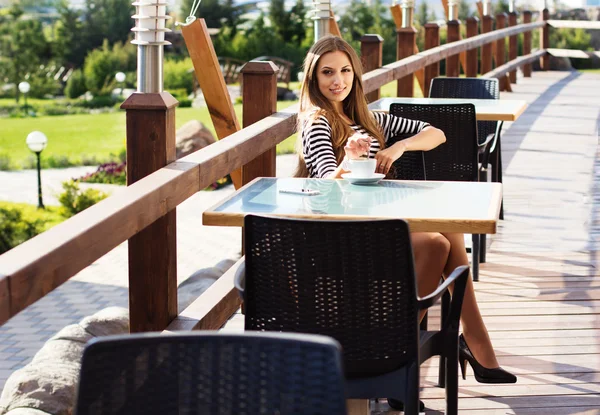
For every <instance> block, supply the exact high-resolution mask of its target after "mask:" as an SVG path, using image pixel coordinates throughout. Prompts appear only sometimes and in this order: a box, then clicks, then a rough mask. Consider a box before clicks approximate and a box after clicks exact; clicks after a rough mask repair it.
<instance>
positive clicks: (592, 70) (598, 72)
mask: <svg viewBox="0 0 600 415" xmlns="http://www.w3.org/2000/svg"><path fill="white" fill-rule="evenodd" d="M578 71H579V72H585V73H597V74H600V69H578Z"/></svg>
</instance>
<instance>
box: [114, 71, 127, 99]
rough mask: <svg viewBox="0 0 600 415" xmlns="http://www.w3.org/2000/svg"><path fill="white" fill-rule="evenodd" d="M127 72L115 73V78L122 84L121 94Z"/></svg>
mask: <svg viewBox="0 0 600 415" xmlns="http://www.w3.org/2000/svg"><path fill="white" fill-rule="evenodd" d="M125 77H126V76H125V74H124V73H123V72H117V73H116V74H115V80H116V81H117V82H118V83H119V84H120V85H121V92H120V94H119V95H120V96H123V82H125Z"/></svg>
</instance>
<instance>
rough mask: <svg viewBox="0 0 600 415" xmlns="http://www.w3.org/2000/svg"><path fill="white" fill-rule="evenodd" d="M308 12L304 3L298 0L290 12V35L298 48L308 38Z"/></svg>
mask: <svg viewBox="0 0 600 415" xmlns="http://www.w3.org/2000/svg"><path fill="white" fill-rule="evenodd" d="M306 12H307V10H306V6H305V5H304V2H303V1H302V0H296V4H295V5H294V6H293V7H292V10H291V12H290V33H291V38H292V42H294V44H295V45H296V46H300V45H301V44H302V42H303V41H304V39H305V37H306Z"/></svg>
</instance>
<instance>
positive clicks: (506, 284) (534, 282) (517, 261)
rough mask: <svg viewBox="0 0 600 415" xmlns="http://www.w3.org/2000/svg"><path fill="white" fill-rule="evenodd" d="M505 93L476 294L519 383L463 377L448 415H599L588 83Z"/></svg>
mask: <svg viewBox="0 0 600 415" xmlns="http://www.w3.org/2000/svg"><path fill="white" fill-rule="evenodd" d="M513 90H514V91H515V92H513V93H504V94H503V98H506V99H510V98H514V99H526V100H527V101H528V103H529V107H528V109H527V111H526V112H525V114H523V116H522V117H521V118H520V119H519V120H518V121H517V122H515V123H512V125H505V130H504V134H503V137H502V143H503V157H504V172H505V177H504V195H505V199H504V200H505V202H504V203H505V205H504V206H505V220H504V221H503V222H502V223H501V225H500V229H499V232H498V234H496V235H493V236H491V237H490V238H488V244H489V245H488V261H487V263H486V264H482V266H481V277H480V279H481V281H480V282H478V283H476V291H477V298H478V301H479V304H480V306H481V309H482V312H483V315H484V319H485V322H486V324H487V326H488V328H489V330H490V335H491V337H492V341H493V343H494V347H495V349H496V351H497V354H498V356H499V361H500V364H501V365H502V366H503V367H504V368H506V369H507V370H510V371H511V372H514V373H515V374H517V375H518V377H519V381H518V383H516V384H514V385H506V386H505V385H483V384H478V383H477V382H476V381H475V379H474V378H473V374H472V371H471V368H469V371H468V375H467V380H466V381H463V380H462V379H461V381H460V391H459V393H460V396H459V413H460V414H486V415H496V414H523V415H533V414H536V415H537V414H549V415H550V414H556V415H559V414H560V415H574V414H586V415H587V414H600V279H598V276H599V275H600V271H599V270H598V266H600V252H599V251H600V161H598V160H599V155H600V152H599V151H598V127H599V121H600V98H599V97H598V92H599V91H600V76H599V75H591V74H581V73H578V72H548V73H540V72H534V74H533V77H532V78H529V79H522V78H519V83H518V84H517V85H515V86H513ZM432 314H434V316H432V317H434V318H433V320H432V321H435V315H439V312H437V313H436V312H435V311H434V312H433V313H432ZM240 324H241V325H242V326H243V322H242V321H241V319H234V321H232V322H231V325H229V327H231V328H235V327H238V328H239V327H240ZM433 324H436V323H435V322H434V323H433ZM437 367H438V361H437V360H436V359H432V360H431V361H429V362H427V363H426V364H425V365H423V366H422V369H421V376H422V384H423V389H422V392H421V398H422V400H423V401H424V402H425V405H426V407H427V408H428V409H427V411H426V413H427V414H441V413H443V412H444V407H445V400H444V390H443V389H440V388H438V387H436V386H435V385H436V379H437V378H436V371H437ZM395 413H397V412H394V411H390V410H389V407H388V406H387V404H386V403H385V401H384V402H383V403H379V404H375V407H373V408H372V414H395Z"/></svg>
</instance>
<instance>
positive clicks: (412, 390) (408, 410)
mask: <svg viewBox="0 0 600 415" xmlns="http://www.w3.org/2000/svg"><path fill="white" fill-rule="evenodd" d="M419 381H420V379H419V363H418V362H416V363H413V364H411V365H410V367H409V368H408V379H407V382H406V383H407V385H406V389H405V390H406V394H405V396H406V399H405V401H404V415H412V414H414V415H419Z"/></svg>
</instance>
